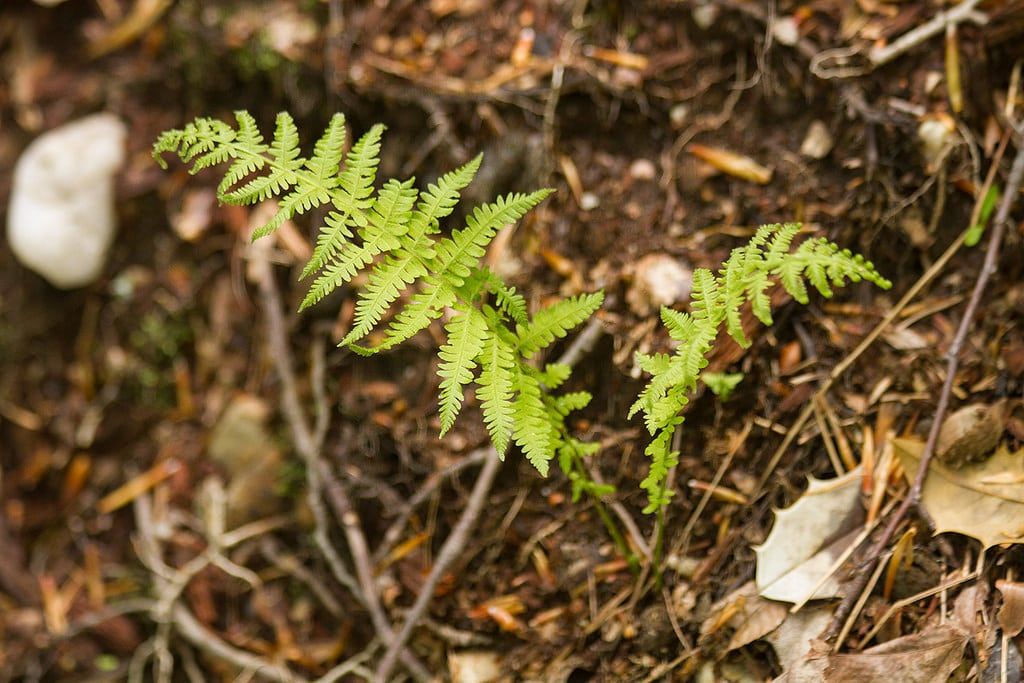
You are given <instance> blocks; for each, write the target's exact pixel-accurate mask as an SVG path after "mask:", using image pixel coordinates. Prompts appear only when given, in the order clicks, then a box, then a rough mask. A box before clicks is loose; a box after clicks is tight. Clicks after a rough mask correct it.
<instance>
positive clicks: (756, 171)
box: [687, 144, 772, 185]
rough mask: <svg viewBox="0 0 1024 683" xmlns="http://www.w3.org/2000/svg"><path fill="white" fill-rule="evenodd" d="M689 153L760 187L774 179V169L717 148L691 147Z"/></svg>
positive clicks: (723, 171)
mask: <svg viewBox="0 0 1024 683" xmlns="http://www.w3.org/2000/svg"><path fill="white" fill-rule="evenodd" d="M687 151H689V152H690V154H692V155H693V156H695V157H697V158H698V159H700V160H701V161H703V162H706V163H708V164H710V165H712V166H714V167H715V168H717V169H718V170H719V171H721V172H722V173H728V174H729V175H731V176H736V177H737V178H742V179H743V180H749V181H750V182H752V183H757V184H758V185H766V184H768V183H769V182H770V181H771V179H772V169H770V168H767V167H765V166H762V165H761V164H759V163H757V162H756V161H754V160H753V159H751V158H750V157H747V156H743V155H742V154H736V153H734V152H727V151H726V150H724V149H718V148H717V147H707V146H705V145H696V144H694V145H690V146H689V148H688V149H687Z"/></svg>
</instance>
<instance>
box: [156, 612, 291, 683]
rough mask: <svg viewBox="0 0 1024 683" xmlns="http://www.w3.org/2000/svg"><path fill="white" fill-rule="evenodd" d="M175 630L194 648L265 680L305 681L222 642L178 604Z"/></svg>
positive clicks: (172, 613) (172, 615)
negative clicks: (254, 673) (257, 674)
mask: <svg viewBox="0 0 1024 683" xmlns="http://www.w3.org/2000/svg"><path fill="white" fill-rule="evenodd" d="M171 617H172V619H173V620H174V628H175V629H176V630H177V631H178V633H179V634H181V636H182V637H183V638H184V639H185V640H187V641H188V642H190V643H192V645H193V646H195V647H196V648H198V649H200V650H202V651H203V652H206V653H207V654H209V655H212V656H213V657H216V658H217V659H221V660H223V661H225V662H230V663H231V664H234V665H235V666H237V667H239V668H242V669H248V670H249V671H254V672H257V673H259V675H260V676H261V677H263V678H267V679H270V680H271V681H280V682H281V683H305V681H306V679H305V678H303V677H301V676H299V675H298V674H296V673H294V672H292V671H290V670H289V669H286V668H284V667H281V666H277V665H275V664H272V663H271V662H268V661H267V660H265V659H263V658H262V657H257V656H256V655H254V654H252V653H250V652H246V651H245V650H241V649H239V648H237V647H234V646H232V645H229V644H228V643H225V642H224V641H223V640H221V639H220V638H219V637H218V636H217V634H216V633H214V632H213V631H211V630H210V629H208V628H206V627H205V626H203V625H202V624H201V623H200V622H199V620H198V619H196V618H195V616H193V615H192V612H190V611H189V610H188V608H187V607H185V606H184V605H182V604H177V605H175V606H174V608H173V610H172V611H171Z"/></svg>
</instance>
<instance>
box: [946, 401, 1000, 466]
mask: <svg viewBox="0 0 1024 683" xmlns="http://www.w3.org/2000/svg"><path fill="white" fill-rule="evenodd" d="M1003 415H1004V413H1003V404H1002V403H997V404H995V405H991V406H989V405H986V404H984V403H976V404H974V405H970V406H965V407H963V408H961V409H960V410H958V411H956V412H955V413H953V414H952V415H950V416H949V417H947V418H946V420H945V421H944V422H943V423H942V429H941V430H940V431H939V440H938V443H937V444H936V446H935V457H937V458H938V459H939V460H941V461H942V462H944V463H946V464H948V465H950V466H952V467H959V466H960V465H962V464H964V463H969V462H979V461H981V460H984V459H985V457H986V456H987V455H988V454H989V453H991V452H992V449H994V448H995V447H996V445H997V444H998V443H999V437H1001V436H1002V435H1003V427H1004V418H1003Z"/></svg>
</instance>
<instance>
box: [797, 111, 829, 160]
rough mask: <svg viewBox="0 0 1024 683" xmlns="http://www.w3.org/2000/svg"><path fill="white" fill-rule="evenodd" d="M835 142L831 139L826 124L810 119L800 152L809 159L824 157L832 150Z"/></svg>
mask: <svg viewBox="0 0 1024 683" xmlns="http://www.w3.org/2000/svg"><path fill="white" fill-rule="evenodd" d="M833 144H835V143H834V142H833V140H832V133H830V132H829V130H828V126H826V125H825V124H824V123H822V122H821V121H817V120H815V121H812V122H811V125H810V127H809V128H808V129H807V135H805V136H804V141H803V144H801V145H800V153H801V154H803V155H804V156H805V157H810V158H811V159H824V158H825V157H827V156H828V153H829V152H831V151H832V146H833Z"/></svg>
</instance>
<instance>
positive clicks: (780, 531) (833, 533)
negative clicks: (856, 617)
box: [754, 467, 864, 603]
mask: <svg viewBox="0 0 1024 683" xmlns="http://www.w3.org/2000/svg"><path fill="white" fill-rule="evenodd" d="M860 481H861V471H860V467H857V468H855V469H853V470H851V471H850V472H847V473H846V474H844V475H843V476H842V477H839V478H836V479H829V480H824V481H822V480H818V479H814V478H813V477H812V478H811V480H810V485H809V486H808V487H807V491H805V492H804V494H803V495H802V496H801V497H800V500H798V501H797V502H796V503H794V504H793V505H792V506H790V507H788V508H786V509H784V510H776V512H775V524H774V525H773V526H772V530H771V533H770V534H768V538H767V539H766V540H765V542H764V543H763V544H762V545H760V546H759V547H757V548H754V551H755V552H756V553H757V574H756V579H757V587H758V591H759V592H760V594H761V596H762V597H765V598H770V599H772V600H782V601H785V602H792V603H801V602H804V601H805V600H807V599H812V598H813V599H825V598H833V597H836V596H838V595H839V594H840V582H839V580H838V579H836V578H835V577H830V578H829V579H828V580H826V581H825V582H824V583H823V584H822V585H821V586H820V587H819V588H818V589H817V590H816V591H815V592H814V594H813V596H811V595H808V593H809V592H810V591H811V590H812V589H813V588H814V587H815V586H816V585H817V584H818V583H819V581H820V580H821V578H822V577H823V576H824V575H825V573H826V572H827V570H828V568H829V567H830V566H831V565H832V564H833V561H834V560H835V558H836V557H838V556H839V554H840V553H842V552H843V551H844V550H845V549H846V548H847V547H848V546H849V544H850V543H851V542H852V541H853V539H854V537H855V536H856V535H857V533H858V531H859V526H860V525H861V523H862V522H863V519H864V511H863V508H862V507H861V506H860V503H859V496H860Z"/></svg>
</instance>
